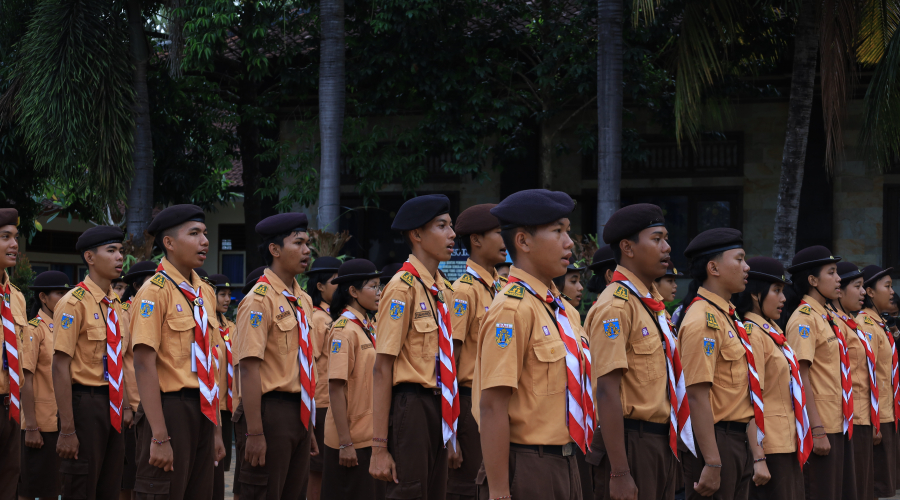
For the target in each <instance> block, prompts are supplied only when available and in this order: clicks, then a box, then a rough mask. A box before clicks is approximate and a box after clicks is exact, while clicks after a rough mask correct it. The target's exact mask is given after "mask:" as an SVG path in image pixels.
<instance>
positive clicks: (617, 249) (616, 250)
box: [610, 233, 641, 264]
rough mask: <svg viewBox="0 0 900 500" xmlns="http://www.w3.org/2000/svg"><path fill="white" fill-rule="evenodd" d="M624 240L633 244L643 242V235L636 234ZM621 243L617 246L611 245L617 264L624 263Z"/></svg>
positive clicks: (617, 243)
mask: <svg viewBox="0 0 900 500" xmlns="http://www.w3.org/2000/svg"><path fill="white" fill-rule="evenodd" d="M622 239H625V240H628V241H630V242H632V243H637V242H639V241H641V233H634V234H632V235H631V236H626V237H625V238H622ZM621 241H622V240H619V241H617V242H616V244H615V245H610V248H612V251H613V258H615V259H616V264H619V263H621V262H622V248H621V247H620V246H619V243H621Z"/></svg>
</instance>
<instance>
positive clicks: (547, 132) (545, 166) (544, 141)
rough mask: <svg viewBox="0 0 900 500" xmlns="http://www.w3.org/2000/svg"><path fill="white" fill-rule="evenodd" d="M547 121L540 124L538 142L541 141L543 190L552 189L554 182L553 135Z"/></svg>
mask: <svg viewBox="0 0 900 500" xmlns="http://www.w3.org/2000/svg"><path fill="white" fill-rule="evenodd" d="M545 115H546V113H545ZM547 120H548V119H547V118H545V119H544V120H542V121H541V122H540V123H538V135H539V137H538V140H539V141H541V143H540V151H541V153H540V156H541V188H543V189H550V185H551V184H552V182H553V133H552V132H551V127H550V124H549V123H547Z"/></svg>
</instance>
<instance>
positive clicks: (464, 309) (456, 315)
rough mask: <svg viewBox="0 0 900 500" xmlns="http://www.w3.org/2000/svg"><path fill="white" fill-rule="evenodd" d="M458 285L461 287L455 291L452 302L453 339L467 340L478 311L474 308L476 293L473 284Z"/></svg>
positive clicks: (451, 323) (451, 325)
mask: <svg viewBox="0 0 900 500" xmlns="http://www.w3.org/2000/svg"><path fill="white" fill-rule="evenodd" d="M457 286H458V287H459V288H458V290H457V291H456V292H454V294H453V302H452V303H451V304H450V306H451V307H450V327H451V329H452V330H453V340H459V341H460V342H465V341H466V337H467V336H468V331H469V328H471V327H472V323H473V322H472V319H473V318H474V316H475V313H476V311H473V310H472V307H473V306H474V305H475V300H474V299H475V297H474V295H475V294H474V293H473V292H474V290H473V289H472V287H471V286H466V285H464V284H459V285H457ZM476 328H477V326H476Z"/></svg>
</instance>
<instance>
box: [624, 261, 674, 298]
mask: <svg viewBox="0 0 900 500" xmlns="http://www.w3.org/2000/svg"><path fill="white" fill-rule="evenodd" d="M616 271H617V272H619V273H621V274H622V275H623V276H625V277H626V278H628V281H630V282H631V284H632V285H634V286H636V287H637V290H638V293H640V294H641V297H646V296H647V293H648V292H649V293H650V295H651V296H652V297H653V298H654V299H656V300H662V299H663V298H662V295H660V294H659V290H657V289H656V283H654V284H653V289H652V290H649V291H648V290H647V287H645V286H644V282H643V281H641V280H640V279H638V277H637V275H636V274H634V273H633V272H631V271H629V270H628V269H626V268H624V267H622V266H616Z"/></svg>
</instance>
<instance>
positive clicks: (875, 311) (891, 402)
mask: <svg viewBox="0 0 900 500" xmlns="http://www.w3.org/2000/svg"><path fill="white" fill-rule="evenodd" d="M862 271H863V279H864V283H863V285H864V286H865V289H866V296H865V304H864V306H865V309H863V311H862V313H860V316H858V317H857V319H856V322H857V323H862V324H863V325H864V326H865V327H866V328H867V329H872V330H874V333H873V335H874V336H875V339H876V343H877V344H878V359H877V361H876V363H875V367H876V372H877V377H878V396H879V400H878V414H879V415H880V417H881V443H879V444H877V445H875V449H874V452H873V455H872V462H873V463H874V465H875V496H876V497H879V498H884V497H891V496H894V495H895V494H896V491H897V488H898V485H900V481H898V478H897V466H898V464H900V461H898V455H900V438H898V435H897V418H900V412H898V411H897V410H898V404H900V398H898V390H900V373H898V372H897V346H896V341H895V340H894V335H893V333H894V332H892V331H891V329H890V328H888V326H887V325H886V324H885V322H884V318H883V317H882V316H881V312H882V311H886V310H888V309H890V307H891V300H892V299H893V298H894V296H895V295H894V289H893V288H892V286H891V285H893V280H892V279H891V276H890V272H891V268H887V269H882V268H881V267H880V266H876V265H874V264H873V265H871V266H866V267H864V268H863V270H862ZM860 317H862V319H860ZM894 330H896V327H895V328H894Z"/></svg>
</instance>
